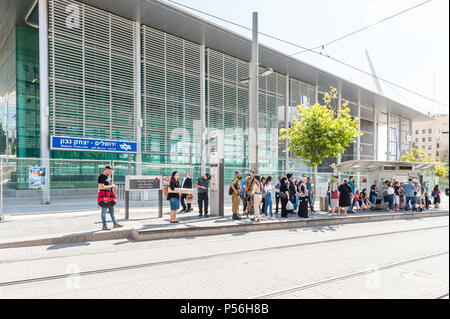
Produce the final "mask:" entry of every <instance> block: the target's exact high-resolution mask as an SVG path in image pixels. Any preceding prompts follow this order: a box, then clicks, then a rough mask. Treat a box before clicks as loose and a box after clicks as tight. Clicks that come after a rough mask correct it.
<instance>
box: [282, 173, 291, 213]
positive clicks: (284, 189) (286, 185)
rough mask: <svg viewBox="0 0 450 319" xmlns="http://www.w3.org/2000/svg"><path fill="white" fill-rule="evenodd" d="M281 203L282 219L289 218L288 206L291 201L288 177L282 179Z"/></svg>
mask: <svg viewBox="0 0 450 319" xmlns="http://www.w3.org/2000/svg"><path fill="white" fill-rule="evenodd" d="M280 201H281V217H283V218H287V217H288V211H287V209H286V205H287V203H288V201H289V183H288V179H287V178H286V177H282V178H281V181H280Z"/></svg>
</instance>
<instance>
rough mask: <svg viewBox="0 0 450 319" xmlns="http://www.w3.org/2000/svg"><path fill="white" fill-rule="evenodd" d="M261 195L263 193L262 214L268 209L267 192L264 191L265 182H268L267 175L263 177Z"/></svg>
mask: <svg viewBox="0 0 450 319" xmlns="http://www.w3.org/2000/svg"><path fill="white" fill-rule="evenodd" d="M260 183H261V195H262V199H261V202H262V205H261V211H260V214H261V215H262V214H264V212H265V210H266V193H265V192H264V184H265V183H266V178H265V177H261V182H260Z"/></svg>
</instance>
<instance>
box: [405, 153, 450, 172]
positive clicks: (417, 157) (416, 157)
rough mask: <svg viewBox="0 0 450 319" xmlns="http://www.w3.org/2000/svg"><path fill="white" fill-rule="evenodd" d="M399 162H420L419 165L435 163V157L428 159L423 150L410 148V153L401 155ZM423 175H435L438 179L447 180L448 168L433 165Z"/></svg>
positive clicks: (442, 165) (441, 165)
mask: <svg viewBox="0 0 450 319" xmlns="http://www.w3.org/2000/svg"><path fill="white" fill-rule="evenodd" d="M401 160H402V161H404V162H420V163H434V162H436V158H435V157H430V156H428V154H427V153H426V152H425V150H424V149H422V148H420V149H417V148H415V147H413V148H412V150H411V153H410V152H406V153H405V155H402V157H401ZM424 174H430V175H435V176H437V177H439V178H444V179H445V178H447V179H448V167H446V166H445V165H444V164H442V163H440V164H438V165H435V166H434V167H433V168H431V169H429V170H427V171H426V172H424Z"/></svg>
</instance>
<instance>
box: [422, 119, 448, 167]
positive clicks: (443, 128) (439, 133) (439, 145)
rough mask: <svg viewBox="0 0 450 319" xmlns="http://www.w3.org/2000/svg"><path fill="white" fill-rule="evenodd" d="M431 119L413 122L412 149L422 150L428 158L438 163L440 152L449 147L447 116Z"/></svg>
mask: <svg viewBox="0 0 450 319" xmlns="http://www.w3.org/2000/svg"><path fill="white" fill-rule="evenodd" d="M433 119H434V121H426V122H413V147H415V148H419V149H420V148H422V149H424V150H425V152H426V153H427V154H428V156H430V157H436V159H437V160H438V161H439V160H440V158H439V157H440V155H441V152H442V150H443V149H444V148H445V146H447V147H448V145H449V135H448V131H449V128H448V124H449V122H448V114H437V115H433Z"/></svg>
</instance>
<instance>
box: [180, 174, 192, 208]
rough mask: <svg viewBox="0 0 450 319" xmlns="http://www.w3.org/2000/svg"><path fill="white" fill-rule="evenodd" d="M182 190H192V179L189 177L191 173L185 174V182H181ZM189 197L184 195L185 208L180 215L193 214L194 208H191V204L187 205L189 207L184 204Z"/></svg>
mask: <svg viewBox="0 0 450 319" xmlns="http://www.w3.org/2000/svg"><path fill="white" fill-rule="evenodd" d="M181 188H192V178H190V177H189V173H188V172H186V171H185V172H184V173H183V181H182V182H181ZM186 197H187V194H182V195H181V206H183V209H182V210H181V211H180V213H184V212H186V213H189V212H192V210H193V209H192V208H191V204H190V203H187V207H186V204H185V203H184V201H185V199H186Z"/></svg>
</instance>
